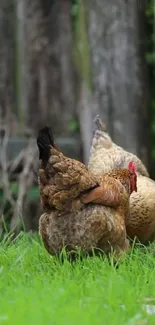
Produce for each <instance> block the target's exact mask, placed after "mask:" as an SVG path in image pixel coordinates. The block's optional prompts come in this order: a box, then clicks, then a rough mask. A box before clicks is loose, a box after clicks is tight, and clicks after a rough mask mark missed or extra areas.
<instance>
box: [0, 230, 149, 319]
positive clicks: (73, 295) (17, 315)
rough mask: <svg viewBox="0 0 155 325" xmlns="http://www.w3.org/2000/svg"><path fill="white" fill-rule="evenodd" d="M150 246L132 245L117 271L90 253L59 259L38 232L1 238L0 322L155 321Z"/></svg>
mask: <svg viewBox="0 0 155 325" xmlns="http://www.w3.org/2000/svg"><path fill="white" fill-rule="evenodd" d="M154 250H155V247H154V246H152V247H150V249H149V250H147V249H146V248H144V249H143V250H140V249H138V248H135V249H134V250H133V251H132V252H131V253H130V254H129V255H127V256H126V257H125V259H124V261H123V262H122V263H121V264H120V265H119V267H118V268H117V269H116V267H114V266H113V263H108V260H107V259H103V258H101V257H95V256H94V257H92V258H89V257H87V258H84V259H83V260H82V261H81V260H80V259H78V260H77V261H76V262H74V263H73V264H71V263H69V261H68V260H67V259H65V258H64V260H63V262H62V260H61V259H59V258H56V257H52V256H50V255H48V253H47V252H46V251H45V249H44V247H43V246H42V244H41V241H40V239H39V238H38V237H37V236H33V237H31V236H30V235H26V234H22V233H21V234H20V235H19V236H18V238H17V239H16V240H14V241H13V242H12V243H11V242H10V241H9V238H6V239H5V240H4V241H3V242H2V243H1V247H0V274H1V281H0V293H1V295H0V321H1V323H2V324H6V325H12V324H20V325H27V324H29V325H34V324H37V325H43V324H46V325H51V324H55V325H66V324H69V325H74V324H76V323H78V322H79V321H80V324H81V325H90V324H93V325H103V324H109V325H118V324H119V325H125V324H126V325H130V324H131V325H138V324H139V325H140V324H149V325H154V324H155V314H154V308H155V306H154V304H155V302H154V292H155V281H154V279H155V268H154ZM147 299H150V300H148V301H147ZM151 299H152V300H151Z"/></svg>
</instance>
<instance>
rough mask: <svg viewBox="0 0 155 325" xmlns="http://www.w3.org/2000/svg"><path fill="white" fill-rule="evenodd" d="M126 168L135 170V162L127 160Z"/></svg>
mask: <svg viewBox="0 0 155 325" xmlns="http://www.w3.org/2000/svg"><path fill="white" fill-rule="evenodd" d="M128 169H129V170H130V171H131V172H133V173H135V172H136V165H135V163H134V162H133V161H130V162H129V164H128Z"/></svg>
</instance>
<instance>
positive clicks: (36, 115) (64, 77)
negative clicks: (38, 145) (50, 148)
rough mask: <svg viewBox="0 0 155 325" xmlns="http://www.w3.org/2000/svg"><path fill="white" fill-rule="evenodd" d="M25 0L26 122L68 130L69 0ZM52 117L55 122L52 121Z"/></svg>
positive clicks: (71, 106) (71, 94) (71, 89)
mask: <svg viewBox="0 0 155 325" xmlns="http://www.w3.org/2000/svg"><path fill="white" fill-rule="evenodd" d="M26 1H27V27H26V37H27V58H28V81H27V83H28V107H29V119H28V124H29V125H30V126H31V127H32V128H33V129H38V128H39V127H40V126H41V125H43V124H48V125H49V124H52V125H53V128H54V131H56V132H58V133H59V134H65V135H67V134H68V127H69V124H68V123H69V121H70V119H72V118H73V117H74V112H75V74H74V68H73V62H72V61H73V60H72V46H73V44H72V24H71V5H72V4H71V1H70V0H57V1H48V0H44V1H41V0H33V1H30V0H26ZM53 121H54V122H53Z"/></svg>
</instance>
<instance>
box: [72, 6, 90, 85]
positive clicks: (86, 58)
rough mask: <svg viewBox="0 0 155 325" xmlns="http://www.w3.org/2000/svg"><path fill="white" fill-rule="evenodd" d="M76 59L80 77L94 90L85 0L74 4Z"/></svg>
mask: <svg viewBox="0 0 155 325" xmlns="http://www.w3.org/2000/svg"><path fill="white" fill-rule="evenodd" d="M73 30H74V40H75V42H74V60H75V65H76V68H77V71H78V73H79V75H80V78H81V79H82V80H84V81H85V82H86V84H87V87H88V89H90V90H92V79H91V68H90V55H89V42H88V35H87V12H86V4H85V1H84V0H78V1H74V4H73Z"/></svg>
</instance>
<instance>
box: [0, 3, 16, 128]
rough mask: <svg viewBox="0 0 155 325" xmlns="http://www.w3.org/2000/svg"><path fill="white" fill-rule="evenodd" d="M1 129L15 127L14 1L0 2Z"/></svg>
mask: <svg viewBox="0 0 155 325" xmlns="http://www.w3.org/2000/svg"><path fill="white" fill-rule="evenodd" d="M0 13H1V14H0V127H4V125H6V124H7V123H9V126H10V131H11V129H13V128H14V127H15V124H16V121H15V115H14V113H15V92H14V63H13V61H14V49H15V37H14V35H15V29H14V18H15V10H14V5H13V1H12V0H2V1H1V2H0Z"/></svg>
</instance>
